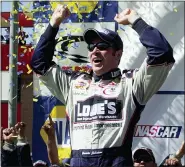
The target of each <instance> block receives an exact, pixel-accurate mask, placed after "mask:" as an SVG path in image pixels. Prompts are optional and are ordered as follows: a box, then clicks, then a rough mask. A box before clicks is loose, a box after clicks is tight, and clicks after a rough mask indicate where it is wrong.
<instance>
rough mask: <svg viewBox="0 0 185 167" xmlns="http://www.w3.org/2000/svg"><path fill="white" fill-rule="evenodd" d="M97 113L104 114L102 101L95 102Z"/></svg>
mask: <svg viewBox="0 0 185 167" xmlns="http://www.w3.org/2000/svg"><path fill="white" fill-rule="evenodd" d="M97 114H105V107H104V103H98V104H97Z"/></svg>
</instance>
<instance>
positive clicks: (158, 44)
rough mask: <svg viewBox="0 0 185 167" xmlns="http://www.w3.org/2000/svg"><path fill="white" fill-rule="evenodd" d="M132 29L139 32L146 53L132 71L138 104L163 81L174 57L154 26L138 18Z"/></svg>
mask: <svg viewBox="0 0 185 167" xmlns="http://www.w3.org/2000/svg"><path fill="white" fill-rule="evenodd" d="M133 29H134V30H135V31H136V32H137V33H138V34H139V36H140V38H139V39H140V41H141V43H142V44H143V46H145V47H146V50H147V51H146V52H147V55H148V56H147V58H146V59H145V60H144V62H143V64H142V65H141V67H140V68H139V70H138V71H137V72H136V71H135V72H134V78H133V79H134V81H133V89H132V91H133V94H134V96H135V97H136V99H137V101H138V102H139V104H141V105H145V104H146V103H147V101H148V100H149V99H150V98H151V97H152V95H153V94H155V93H156V92H157V91H158V90H159V89H160V87H161V86H162V84H163V83H164V82H165V80H166V78H167V76H168V74H169V71H170V70H171V68H172V66H173V64H174V63H175V59H174V58H173V49H172V47H171V46H170V44H169V43H168V41H167V40H166V39H165V37H164V36H163V35H162V34H161V33H160V32H159V31H158V30H157V29H156V28H154V27H151V26H149V25H148V24H147V23H146V22H145V21H144V20H142V19H141V18H139V19H137V20H136V21H135V22H134V24H133Z"/></svg>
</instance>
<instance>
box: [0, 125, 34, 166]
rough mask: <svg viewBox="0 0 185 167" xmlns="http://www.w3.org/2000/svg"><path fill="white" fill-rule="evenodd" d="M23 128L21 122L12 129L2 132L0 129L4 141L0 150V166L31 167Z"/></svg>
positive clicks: (24, 126) (28, 148) (28, 146)
mask: <svg viewBox="0 0 185 167" xmlns="http://www.w3.org/2000/svg"><path fill="white" fill-rule="evenodd" d="M25 128H26V124H25V123H23V122H19V123H17V124H16V125H15V127H12V128H7V129H4V130H3V129H2V128H1V134H2V140H3V141H4V142H3V146H2V150H1V166H33V164H32V160H31V156H30V145H29V143H28V142H27V140H26V137H25ZM16 139H17V140H16Z"/></svg>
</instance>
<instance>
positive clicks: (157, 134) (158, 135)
mask: <svg viewBox="0 0 185 167" xmlns="http://www.w3.org/2000/svg"><path fill="white" fill-rule="evenodd" d="M160 130H164V127H158V129H157V132H156V137H161V136H162V135H163V131H162V132H161V133H159V131H160Z"/></svg>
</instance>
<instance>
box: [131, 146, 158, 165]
mask: <svg viewBox="0 0 185 167" xmlns="http://www.w3.org/2000/svg"><path fill="white" fill-rule="evenodd" d="M133 158H134V167H157V164H156V161H155V157H154V154H153V152H152V150H151V149H149V148H146V147H142V148H139V149H137V150H136V151H135V152H134V155H133Z"/></svg>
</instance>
